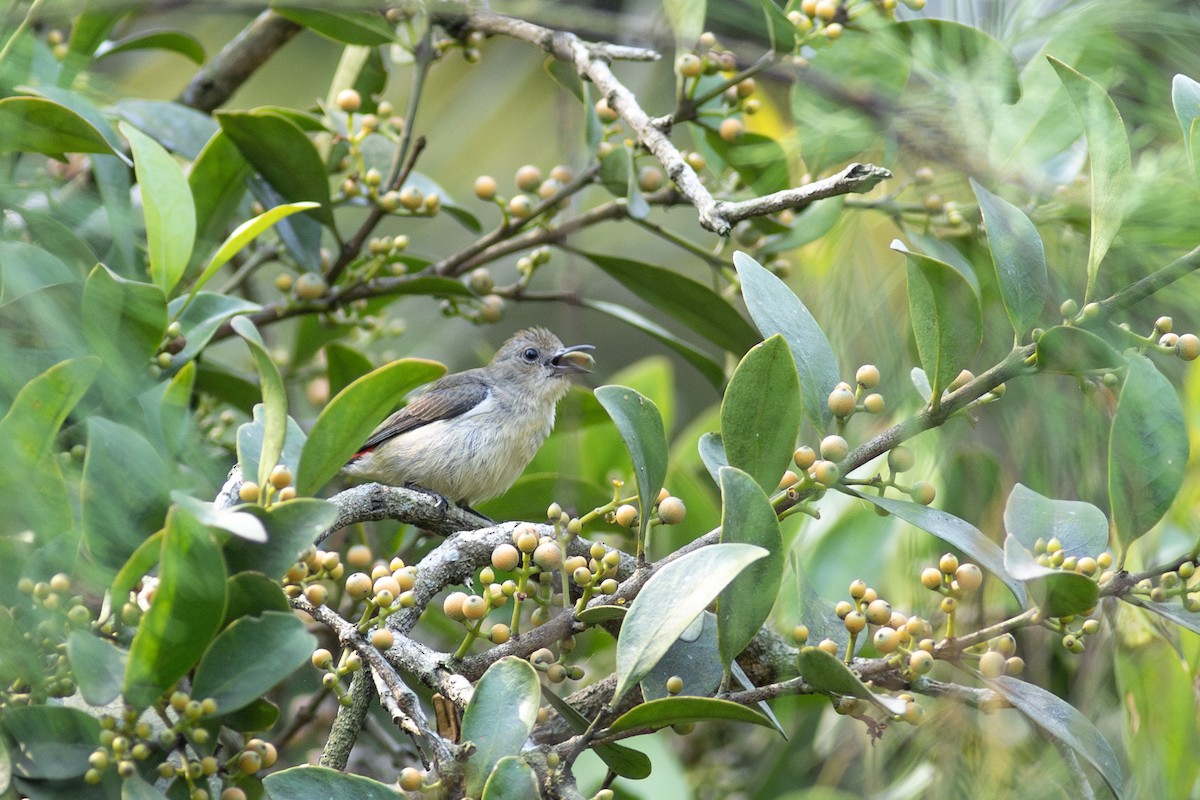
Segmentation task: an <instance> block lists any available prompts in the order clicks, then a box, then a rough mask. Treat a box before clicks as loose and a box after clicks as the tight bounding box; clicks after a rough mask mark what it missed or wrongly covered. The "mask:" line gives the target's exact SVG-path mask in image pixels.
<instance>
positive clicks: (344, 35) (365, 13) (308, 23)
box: [271, 2, 396, 45]
mask: <svg viewBox="0 0 1200 800" xmlns="http://www.w3.org/2000/svg"><path fill="white" fill-rule="evenodd" d="M271 8H272V9H273V10H274V11H275V12H276V13H278V14H280V15H282V16H284V17H287V18H288V19H290V20H291V21H292V22H295V23H296V24H297V25H303V26H304V27H306V28H308V29H309V30H312V31H315V32H316V33H319V34H321V35H322V36H325V37H327V38H329V39H332V40H333V41H335V42H342V43H343V44H361V45H380V44H391V43H392V42H393V41H395V39H396V34H395V31H393V30H392V27H391V26H390V25H389V24H388V22H387V20H386V19H384V16H383V14H381V13H379V12H378V11H375V10H368V9H366V8H364V9H362V10H355V9H353V8H348V9H345V10H342V9H338V8H336V7H331V8H322V7H318V6H314V5H311V4H303V3H280V2H272V3H271Z"/></svg>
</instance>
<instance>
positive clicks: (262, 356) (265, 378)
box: [230, 317, 288, 487]
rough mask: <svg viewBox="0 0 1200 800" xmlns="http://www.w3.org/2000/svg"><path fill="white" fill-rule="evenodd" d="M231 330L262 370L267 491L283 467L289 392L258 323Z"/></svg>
mask: <svg viewBox="0 0 1200 800" xmlns="http://www.w3.org/2000/svg"><path fill="white" fill-rule="evenodd" d="M230 327H232V328H233V332H234V333H236V334H237V335H238V336H241V337H242V338H243V339H245V340H246V344H247V345H249V346H250V354H251V355H252V356H254V363H255V366H257V367H258V378H259V385H260V386H261V388H262V397H263V440H262V450H261V451H260V454H259V457H258V485H259V486H263V487H265V486H266V485H267V478H268V476H270V474H271V470H273V469H274V468H275V465H276V464H278V463H279V456H280V454H281V453H283V440H284V437H285V436H286V435H287V419H288V415H287V392H286V391H285V390H284V388H283V377H282V376H281V375H280V374H279V367H277V366H275V362H274V361H272V360H271V354H270V353H268V352H267V346H266V345H265V344H264V343H263V340H262V335H261V334H259V332H258V328H256V327H254V323H253V322H251V321H250V319H249V318H248V317H235V318H234V319H233V320H232V321H231V322H230Z"/></svg>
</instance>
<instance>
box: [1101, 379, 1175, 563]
mask: <svg viewBox="0 0 1200 800" xmlns="http://www.w3.org/2000/svg"><path fill="white" fill-rule="evenodd" d="M1187 462H1188V428H1187V423H1186V421H1185V420H1184V416H1183V406H1182V405H1180V402H1179V395H1178V394H1177V393H1176V391H1175V387H1173V386H1172V385H1171V382H1170V381H1168V380H1167V379H1166V378H1165V377H1163V374H1162V373H1161V372H1159V371H1158V369H1156V368H1155V366H1154V364H1153V363H1152V362H1151V361H1150V360H1149V359H1148V358H1146V357H1145V356H1139V355H1134V356H1130V358H1129V371H1128V373H1127V374H1126V375H1125V383H1124V385H1123V386H1122V387H1121V399H1120V400H1118V401H1117V413H1116V415H1115V416H1114V417H1113V424H1112V431H1111V433H1110V434H1109V439H1108V502H1109V506H1110V508H1111V509H1112V522H1113V528H1114V530H1115V531H1116V535H1117V541H1118V542H1119V543H1120V546H1121V549H1122V551H1125V550H1126V549H1127V548H1128V547H1129V545H1130V544H1132V543H1133V542H1134V541H1136V540H1137V539H1138V538H1139V537H1141V536H1142V535H1143V534H1144V533H1146V532H1147V531H1149V530H1150V529H1151V528H1153V527H1154V525H1155V523H1157V522H1158V521H1159V520H1160V519H1162V516H1163V514H1165V513H1167V509H1168V508H1170V507H1171V503H1172V502H1173V501H1174V500H1175V495H1176V494H1178V493H1179V487H1180V486H1181V485H1183V475H1184V472H1185V470H1186V468H1187ZM1123 561H1124V557H1122V562H1123Z"/></svg>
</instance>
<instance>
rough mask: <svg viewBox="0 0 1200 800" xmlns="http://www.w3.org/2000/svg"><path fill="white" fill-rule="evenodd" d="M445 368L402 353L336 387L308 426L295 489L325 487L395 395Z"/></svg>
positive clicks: (306, 491) (391, 407) (305, 490)
mask: <svg viewBox="0 0 1200 800" xmlns="http://www.w3.org/2000/svg"><path fill="white" fill-rule="evenodd" d="M445 373H446V367H445V366H444V365H443V364H439V363H437V362H436V361H427V360H425V359H420V358H403V359H400V360H398V361H393V362H391V363H390V364H385V365H384V366H382V367H380V368H379V369H376V370H374V371H372V372H370V373H368V374H366V375H364V376H362V377H361V378H359V379H358V380H356V381H354V382H353V383H351V384H350V385H349V386H347V387H346V388H345V389H343V390H342V391H340V392H338V394H337V395H336V396H335V397H334V398H333V399H332V400H330V401H329V402H328V403H327V404H326V405H325V408H324V409H322V411H321V415H320V416H319V417H317V421H316V422H315V423H313V426H312V430H311V431H309V434H308V441H307V442H305V444H304V451H303V453H302V454H301V456H300V469H299V470H298V471H297V473H296V491H297V492H298V493H300V494H302V495H307V494H312V493H313V492H315V491H317V490H318V489H320V488H321V487H322V486H324V485H325V484H326V483H327V482H328V481H329V479H330V478H332V477H333V476H334V475H336V474H337V473H338V470H340V469H341V468H342V467H343V466H345V465H346V461H347V460H349V458H350V457H351V456H353V455H354V454H355V453H356V452H358V448H359V447H361V446H362V443H363V442H365V441H366V440H367V437H368V436H369V435H370V434H371V431H373V430H374V429H375V427H376V426H377V425H379V423H380V422H382V421H383V419H384V418H385V417H386V416H387V415H388V414H390V413H391V412H392V411H393V410H395V408H396V406H397V401H398V400H399V399H400V398H402V397H404V395H406V394H408V393H409V392H411V391H412V390H413V389H415V388H416V387H418V386H420V385H421V384H424V383H428V382H429V381H432V380H436V379H437V378H440V377H441V376H442V375H444V374H445Z"/></svg>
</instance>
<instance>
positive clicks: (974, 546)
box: [846, 490, 1025, 606]
mask: <svg viewBox="0 0 1200 800" xmlns="http://www.w3.org/2000/svg"><path fill="white" fill-rule="evenodd" d="M846 491H847V493H848V494H852V495H854V496H855V497H859V498H862V499H863V500H866V501H868V502H870V503H872V504H874V505H876V506H879V507H880V508H882V509H884V510H886V511H889V512H891V513H892V514H895V515H896V516H897V517H899V518H900V519H902V520H904V521H905V522H907V523H909V524H910V525H916V526H917V527H918V528H920V529H921V530H923V531H925V532H926V533H932V534H933V535H934V536H936V537H937V538H939V539H941V540H942V541H943V542H945V543H946V544H948V545H951V546H953V547H957V548H958V549H959V550H961V551H962V552H963V553H966V554H967V555H968V556H970V558H971V559H972V560H974V561H976V562H977V563H978V564H979V566H981V567H983V568H984V569H986V570H987V571H988V572H990V573H992V574H993V575H995V576H996V577H997V578H999V579H1000V582H1001V583H1003V584H1004V585H1005V586H1007V587H1008V588H1009V590H1010V591H1011V592H1012V593H1013V596H1014V597H1016V598H1017V602H1019V603H1020V604H1021V605H1022V606H1023V605H1025V588H1024V587H1023V586H1022V585H1021V581H1020V579H1019V578H1018V579H1016V580H1014V578H1016V577H1017V576H1015V575H1010V574H1009V572H1008V571H1007V570H1006V569H1005V566H1004V552H1003V551H1002V550H1001V549H1000V548H999V547H997V546H996V544H995V543H994V542H993V541H992V540H991V539H989V538H987V536H985V535H984V534H983V532H982V531H980V530H979V529H978V528H976V527H975V526H974V525H972V524H970V523H969V522H967V521H966V520H963V519H959V518H958V517H956V516H954V515H953V514H947V513H946V512H945V511H940V510H938V509H936V508H930V507H929V506H923V505H920V504H918V503H911V502H909V501H907V500H896V499H894V498H891V497H879V496H878V495H875V494H872V493H869V492H862V493H861V494H860V493H859V492H856V491H853V490H846Z"/></svg>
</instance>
